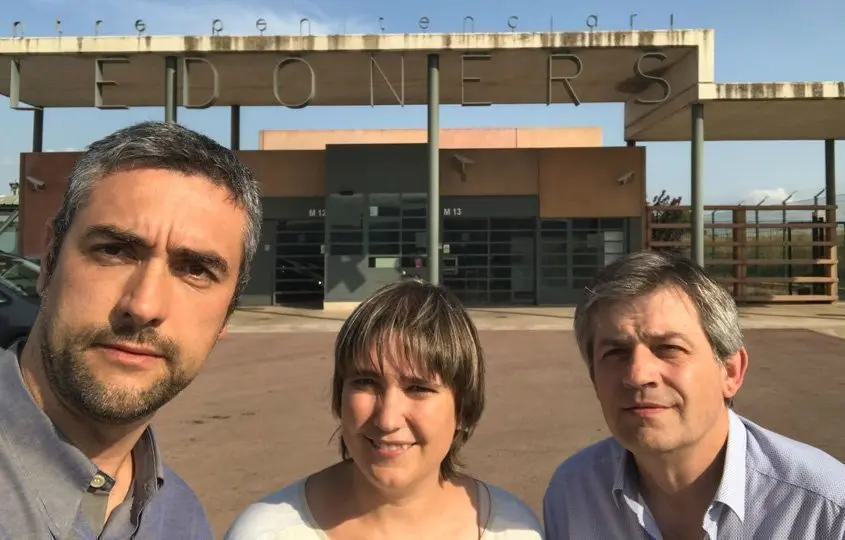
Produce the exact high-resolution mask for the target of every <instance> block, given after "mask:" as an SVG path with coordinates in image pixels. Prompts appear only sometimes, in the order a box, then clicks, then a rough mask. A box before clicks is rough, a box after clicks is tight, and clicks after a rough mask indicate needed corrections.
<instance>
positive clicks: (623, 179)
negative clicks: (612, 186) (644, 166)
mask: <svg viewBox="0 0 845 540" xmlns="http://www.w3.org/2000/svg"><path fill="white" fill-rule="evenodd" d="M633 179H634V171H628V172H627V173H625V174H623V175H622V176H620V177H619V178H617V179H616V183H617V184H619V185H620V186H624V185H625V184H627V183H628V182H630V181H631V180H633Z"/></svg>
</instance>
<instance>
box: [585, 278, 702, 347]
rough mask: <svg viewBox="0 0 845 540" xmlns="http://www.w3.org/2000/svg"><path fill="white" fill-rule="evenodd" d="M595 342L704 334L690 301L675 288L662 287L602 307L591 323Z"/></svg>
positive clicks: (683, 293) (682, 292) (696, 312)
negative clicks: (620, 337)
mask: <svg viewBox="0 0 845 540" xmlns="http://www.w3.org/2000/svg"><path fill="white" fill-rule="evenodd" d="M594 332H595V334H594V335H595V338H596V339H595V341H596V343H598V342H600V341H601V340H602V339H603V338H606V337H619V336H628V337H631V338H633V337H637V338H638V339H644V338H646V337H648V336H659V335H670V334H682V335H687V334H690V335H694V334H699V333H703V330H702V328H701V320H700V317H699V314H698V311H697V310H696V308H695V305H694V304H693V302H692V300H691V299H690V298H689V296H688V295H687V294H686V293H685V292H684V291H682V290H680V289H678V288H676V287H663V288H660V289H657V290H656V291H654V292H651V293H648V294H645V295H642V296H638V297H635V298H631V299H625V300H619V301H616V302H613V303H611V304H608V305H605V306H602V307H601V309H600V310H599V311H598V313H597V316H596V317H595V320H594Z"/></svg>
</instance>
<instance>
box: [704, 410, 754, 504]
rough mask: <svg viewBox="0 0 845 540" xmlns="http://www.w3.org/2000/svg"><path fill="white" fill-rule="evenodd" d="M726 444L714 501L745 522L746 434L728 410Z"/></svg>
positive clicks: (740, 423) (738, 419) (739, 422)
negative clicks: (720, 477) (723, 464)
mask: <svg viewBox="0 0 845 540" xmlns="http://www.w3.org/2000/svg"><path fill="white" fill-rule="evenodd" d="M728 419H729V422H730V423H729V427H728V444H727V449H726V450H725V466H724V468H723V469H722V479H721V481H720V482H719V488H718V489H717V490H716V496H715V497H713V500H714V501H718V502H720V503H722V504H724V505H726V506H727V507H729V508H730V509H731V510H733V511H734V513H735V514H736V515H737V517H738V518H739V520H740V521H744V520H745V474H746V471H745V466H746V459H745V456H746V449H747V445H748V433H747V432H746V430H745V425H744V424H743V423H742V420H741V419H740V417H739V415H737V414H736V413H735V412H734V411H733V410H730V409H729V410H728Z"/></svg>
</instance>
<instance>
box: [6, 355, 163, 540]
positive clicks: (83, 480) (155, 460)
mask: <svg viewBox="0 0 845 540" xmlns="http://www.w3.org/2000/svg"><path fill="white" fill-rule="evenodd" d="M0 410H2V411H4V413H6V414H2V415H0V436H2V437H3V438H5V439H6V440H7V441H8V443H9V445H10V448H11V451H12V453H13V454H14V455H13V456H12V459H13V460H15V461H16V462H17V463H18V465H19V466H20V468H21V469H22V471H23V473H24V476H25V478H27V481H28V482H29V487H30V488H31V489H33V491H34V492H35V493H37V495H38V497H39V498H40V500H41V502H42V504H43V505H44V508H45V510H46V512H47V516H48V519H49V521H50V528H51V529H52V530H54V531H57V532H59V533H60V534H61V536H62V537H64V536H67V534H69V532H70V530H71V528H72V527H73V524H74V521H75V520H76V514H77V511H78V508H79V505H80V503H81V501H82V497H83V496H84V494H85V493H86V491H87V489H88V487H89V485H90V484H91V480H92V479H93V477H94V475H95V474H96V473H97V472H98V469H97V466H96V465H94V463H93V462H92V461H91V460H90V459H88V457H87V456H85V455H84V454H83V453H82V452H81V451H80V450H79V449H78V448H76V447H75V446H73V444H72V443H71V442H70V441H69V440H67V438H66V437H64V436H63V435H62V433H61V432H60V431H59V430H58V428H57V427H56V426H55V424H53V422H52V421H51V420H50V418H49V417H48V416H47V415H46V414H45V413H44V411H42V410H41V409H40V408H39V407H38V405H37V404H36V403H35V401H34V400H33V399H32V395H30V393H29V390H28V389H27V388H26V386H25V385H24V381H23V376H22V374H21V370H20V364H19V362H18V358H17V356H15V355H14V354H12V353H10V352H3V351H1V350H0ZM133 452H135V456H136V459H137V458H140V459H138V463H139V464H140V467H138V468H137V469H136V481H137V482H140V484H141V485H142V486H143V489H144V496H146V495H152V492H153V491H154V490H157V489H160V488H161V486H162V485H163V482H164V465H163V462H162V459H161V456H160V454H159V450H158V446H157V444H156V441H155V437H154V435H153V433H152V430H151V429H149V428H148V429H147V430H146V431H145V432H144V434H143V435H142V436H141V439H140V440H139V442H138V444H137V445H136V446H135V448H134V449H133Z"/></svg>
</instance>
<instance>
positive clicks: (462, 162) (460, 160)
mask: <svg viewBox="0 0 845 540" xmlns="http://www.w3.org/2000/svg"><path fill="white" fill-rule="evenodd" d="M452 159H454V160H455V162H457V164H458V165H459V166H460V170H459V171H458V172H459V173H460V175H461V181H463V182H466V180H467V167H468V166H470V165H474V164H475V161H473V160H472V159H470V158H468V157H466V156H465V155H463V154H459V153H457V152H455V153H454V154H452Z"/></svg>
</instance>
